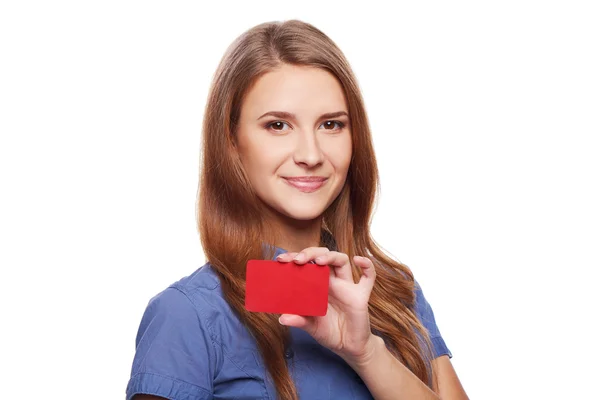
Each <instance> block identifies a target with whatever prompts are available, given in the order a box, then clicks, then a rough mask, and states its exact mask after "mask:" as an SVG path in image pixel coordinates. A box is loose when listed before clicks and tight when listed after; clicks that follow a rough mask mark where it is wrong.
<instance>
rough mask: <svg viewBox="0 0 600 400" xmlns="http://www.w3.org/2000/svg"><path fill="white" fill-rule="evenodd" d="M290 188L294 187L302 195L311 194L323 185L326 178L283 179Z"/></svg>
mask: <svg viewBox="0 0 600 400" xmlns="http://www.w3.org/2000/svg"><path fill="white" fill-rule="evenodd" d="M283 179H284V180H285V181H286V182H287V183H288V184H289V185H290V186H293V187H295V188H296V189H298V190H300V191H301V192H304V193H311V192H314V191H316V190H318V189H319V188H320V187H321V186H323V185H324V184H325V182H326V181H327V178H323V177H301V178H283Z"/></svg>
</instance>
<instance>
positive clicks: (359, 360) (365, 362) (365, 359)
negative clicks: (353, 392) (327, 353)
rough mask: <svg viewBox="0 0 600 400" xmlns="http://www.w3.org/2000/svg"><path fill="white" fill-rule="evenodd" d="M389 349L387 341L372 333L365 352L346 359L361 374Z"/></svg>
mask: <svg viewBox="0 0 600 400" xmlns="http://www.w3.org/2000/svg"><path fill="white" fill-rule="evenodd" d="M383 351H387V348H386V346H385V342H384V341H383V339H382V338H381V337H379V336H377V335H374V334H371V336H370V337H369V340H368V341H367V344H366V345H365V350H364V352H363V354H361V355H359V356H356V357H352V358H345V361H346V362H347V363H348V365H350V366H351V367H352V369H354V371H355V372H356V373H357V374H358V375H361V374H362V373H363V371H366V370H367V369H368V368H369V367H370V366H371V365H372V364H373V363H376V362H377V360H378V359H380V358H381V355H382V352H383Z"/></svg>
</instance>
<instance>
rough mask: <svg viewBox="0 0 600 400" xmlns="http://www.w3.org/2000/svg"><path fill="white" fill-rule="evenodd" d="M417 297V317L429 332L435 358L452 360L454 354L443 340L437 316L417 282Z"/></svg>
mask: <svg viewBox="0 0 600 400" xmlns="http://www.w3.org/2000/svg"><path fill="white" fill-rule="evenodd" d="M415 297H416V312H417V316H418V317H419V319H420V320H421V323H422V324H423V325H424V326H425V328H426V329H427V331H428V332H429V337H430V338H431V343H432V345H433V351H434V358H437V357H440V356H443V355H445V354H447V355H448V357H450V358H452V353H451V352H450V350H449V349H448V346H446V342H445V341H444V339H443V338H442V334H441V333H440V330H439V328H438V326H437V324H436V322H435V316H434V314H433V310H432V308H431V305H430V304H429V302H428V301H427V299H426V298H425V295H424V294H423V290H422V289H421V285H419V283H418V282H417V281H416V280H415Z"/></svg>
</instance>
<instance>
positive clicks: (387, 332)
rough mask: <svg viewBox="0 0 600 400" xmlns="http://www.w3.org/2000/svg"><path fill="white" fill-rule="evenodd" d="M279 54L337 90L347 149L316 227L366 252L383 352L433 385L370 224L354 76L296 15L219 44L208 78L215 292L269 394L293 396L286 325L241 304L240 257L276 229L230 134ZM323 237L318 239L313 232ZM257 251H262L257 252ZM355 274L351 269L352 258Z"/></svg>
mask: <svg viewBox="0 0 600 400" xmlns="http://www.w3.org/2000/svg"><path fill="white" fill-rule="evenodd" d="M282 63H286V64H292V65H302V66H310V67H316V68H322V69H324V70H326V71H328V72H330V73H331V74H333V75H334V76H335V77H337V79H338V80H339V82H340V83H341V86H342V88H343V91H344V93H345V96H346V100H347V105H348V112H349V119H350V126H351V135H352V143H353V146H352V147H353V149H354V150H353V154H352V159H351V162H350V167H349V171H348V175H347V179H346V183H345V185H344V187H343V189H342V191H341V193H340V194H339V196H338V197H337V198H336V200H335V201H334V202H333V203H332V204H331V206H330V207H329V208H328V209H327V210H326V211H325V212H324V214H323V226H322V229H323V231H324V232H327V233H328V234H329V235H330V236H331V237H332V239H333V241H334V242H335V245H336V247H337V251H340V252H343V253H346V254H348V256H349V257H350V260H352V259H353V258H352V257H353V256H354V255H362V256H367V257H370V258H371V260H373V262H374V264H375V267H376V272H377V278H376V282H375V286H374V288H373V291H372V293H371V297H370V300H369V312H370V320H371V326H372V330H373V331H374V332H376V333H379V334H380V335H381V336H382V337H383V338H384V340H385V342H386V344H387V346H388V348H389V349H390V350H391V351H392V353H393V354H394V355H395V356H396V357H397V358H398V360H400V361H401V362H402V363H403V364H404V365H406V366H407V367H408V368H409V369H410V370H411V371H412V372H413V373H414V374H415V375H416V376H418V377H419V379H421V380H422V381H423V382H424V383H426V384H427V385H428V386H429V387H433V386H432V385H433V382H432V371H431V360H432V358H433V357H432V354H433V353H432V345H431V341H430V339H429V335H428V332H427V330H426V328H425V327H424V326H423V325H422V324H421V322H420V321H419V319H418V318H417V316H416V314H415V312H416V311H415V294H414V289H415V284H414V278H413V274H412V273H411V271H410V269H409V268H408V267H407V266H406V265H404V264H402V263H401V262H398V261H395V260H393V259H392V258H391V257H389V256H387V255H386V254H384V252H383V251H382V250H381V249H380V248H379V247H378V245H377V244H376V242H375V240H374V239H373V238H372V237H371V234H370V231H369V226H370V223H371V214H372V211H373V205H374V202H375V196H376V194H377V193H378V192H379V190H380V189H379V174H378V170H377V163H376V160H375V153H374V150H373V144H372V139H371V132H370V128H369V125H368V119H367V115H366V111H365V107H364V103H363V99H362V96H361V93H360V90H359V86H358V83H357V80H356V78H355V76H354V73H353V72H352V70H351V68H350V65H349V64H348V61H347V60H346V58H345V57H344V55H343V54H342V52H341V50H340V49H339V48H338V47H337V46H336V45H335V43H334V42H333V41H332V40H331V39H330V38H329V37H327V36H326V35H325V34H324V33H323V32H321V31H320V30H318V29H317V28H315V27H314V26H313V25H311V24H309V23H306V22H302V21H299V20H288V21H275V22H268V23H263V24H260V25H257V26H255V27H253V28H251V29H250V30H248V31H246V32H245V33H243V34H242V35H240V36H239V37H238V38H236V39H235V40H234V42H233V43H232V44H231V45H230V46H229V47H228V48H227V51H226V52H225V55H224V56H223V58H222V60H221V62H220V64H219V66H218V68H217V70H216V72H215V74H214V76H213V81H212V85H211V87H210V91H209V95H208V99H207V103H206V108H205V113H204V122H203V141H202V154H201V176H200V187H199V191H198V202H197V211H198V212H197V220H198V221H197V222H198V229H199V231H200V238H201V243H202V247H203V249H204V252H205V254H206V257H207V260H208V262H209V263H210V264H211V265H212V267H213V268H214V269H215V271H216V272H217V274H218V275H219V278H220V280H221V284H222V288H223V293H224V296H225V298H226V300H227V301H228V303H229V304H230V305H231V307H232V309H233V310H234V311H235V312H236V313H237V315H238V316H239V318H240V320H241V321H242V322H243V323H244V324H245V326H246V327H247V328H248V330H249V332H250V333H251V334H252V335H253V337H254V338H255V340H256V343H257V346H258V348H259V350H260V352H261V354H262V357H263V359H264V362H265V365H266V368H267V371H268V373H269V374H270V378H271V379H272V380H273V384H274V385H275V387H276V390H277V393H278V397H279V398H280V399H284V400H288V399H290V400H291V399H293V400H296V399H298V394H297V391H296V388H295V385H294V382H293V380H292V378H291V376H290V373H289V371H288V368H287V363H286V360H285V358H284V349H285V346H286V345H287V344H288V341H289V328H287V327H284V326H282V325H280V324H279V322H278V321H277V315H275V314H266V313H251V312H248V311H246V310H245V308H244V293H245V267H246V262H247V260H249V259H270V258H272V257H273V255H274V250H275V249H274V248H273V247H269V246H267V247H266V253H265V246H264V244H265V243H266V244H274V243H276V238H277V232H276V230H275V229H274V227H269V226H267V225H266V224H267V222H266V218H263V216H264V213H265V209H264V208H263V207H265V206H264V204H262V203H261V202H260V201H259V199H258V197H257V196H256V194H255V192H254V191H253V189H252V185H251V184H250V181H249V179H248V177H247V175H246V173H245V171H244V168H243V167H242V163H241V161H240V158H239V156H238V152H237V150H236V147H235V134H236V128H237V123H238V121H239V117H240V108H241V105H242V102H243V100H244V95H245V94H246V93H247V91H248V90H249V88H250V87H251V86H252V85H253V83H254V82H256V80H257V79H258V78H260V77H261V76H262V75H263V74H265V73H267V72H269V71H271V70H273V69H276V68H277V67H278V66H280V65H281V64H282ZM322 243H323V240H322ZM265 257H266V258H265ZM353 274H354V278H355V280H357V279H358V278H359V274H360V272H359V268H358V267H356V266H353Z"/></svg>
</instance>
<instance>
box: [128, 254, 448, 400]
mask: <svg viewBox="0 0 600 400" xmlns="http://www.w3.org/2000/svg"><path fill="white" fill-rule="evenodd" d="M285 252H286V251H285V250H283V249H281V248H279V247H277V248H276V253H275V257H277V256H278V255H279V254H281V253H285ZM415 286H416V309H417V315H418V317H419V318H420V320H421V322H422V323H423V324H424V326H425V327H426V328H427V329H428V331H429V333H430V337H431V341H432V343H433V346H434V357H439V356H441V355H444V354H447V355H448V356H449V357H452V354H451V353H450V350H449V349H448V347H447V346H446V344H445V343H444V339H442V336H441V334H440V331H439V330H438V327H437V325H436V322H435V318H434V314H433V311H432V309H431V306H430V305H429V303H428V302H427V300H426V299H425V297H424V295H423V291H422V290H421V287H420V286H419V285H418V283H417V284H416V285H415ZM290 330H291V337H292V344H291V346H290V347H289V348H288V349H287V350H286V352H285V357H286V358H287V360H288V366H289V368H290V373H291V375H292V378H293V379H294V382H295V384H296V387H297V390H298V393H299V395H300V399H303V400H320V399H348V400H351V399H373V397H372V396H371V394H370V393H369V390H368V388H367V387H366V385H365V384H364V383H363V382H362V380H361V379H360V377H359V376H358V374H357V373H356V372H354V370H353V369H352V368H350V366H349V365H348V364H346V363H345V362H344V361H343V360H342V359H341V358H340V357H339V356H338V355H336V354H335V353H333V352H332V351H330V350H329V349H327V348H326V347H323V346H321V345H320V344H319V343H317V342H316V341H315V340H314V339H313V338H312V337H311V336H310V335H309V334H307V333H306V332H304V331H303V330H302V329H299V328H294V327H291V328H290ZM135 343H136V352H135V356H134V359H133V366H132V369H131V378H130V379H129V383H128V384H127V389H126V393H127V397H126V399H127V400H130V399H131V398H132V397H133V396H134V395H135V394H141V393H145V394H152V395H156V396H161V397H164V398H167V399H171V400H208V399H276V398H277V396H276V391H275V386H274V385H273V382H272V381H271V379H270V376H269V375H268V373H267V371H266V368H265V366H264V364H263V362H262V357H261V354H260V352H259V350H258V347H257V346H256V344H255V341H254V339H253V338H252V336H251V335H250V333H249V331H248V330H247V329H246V328H245V327H244V326H243V325H242V323H241V322H240V320H239V319H238V318H237V317H236V315H235V314H234V312H233V310H232V309H231V308H230V306H229V304H228V303H227V302H226V301H225V299H224V297H223V293H222V291H221V287H220V281H219V278H218V276H217V275H216V273H215V271H214V269H213V268H212V267H211V265H210V263H206V264H205V265H204V266H202V267H200V268H198V269H197V270H196V271H195V272H193V273H192V274H191V275H189V276H187V277H184V278H182V279H181V280H179V281H178V282H175V283H173V284H172V285H170V286H169V287H168V288H166V289H165V290H163V291H162V292H160V293H158V294H157V295H156V296H154V297H153V298H152V299H150V301H149V303H148V306H147V307H146V310H145V312H144V315H143V317H142V321H141V323H140V327H139V330H138V332H137V337H136V340H135Z"/></svg>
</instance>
